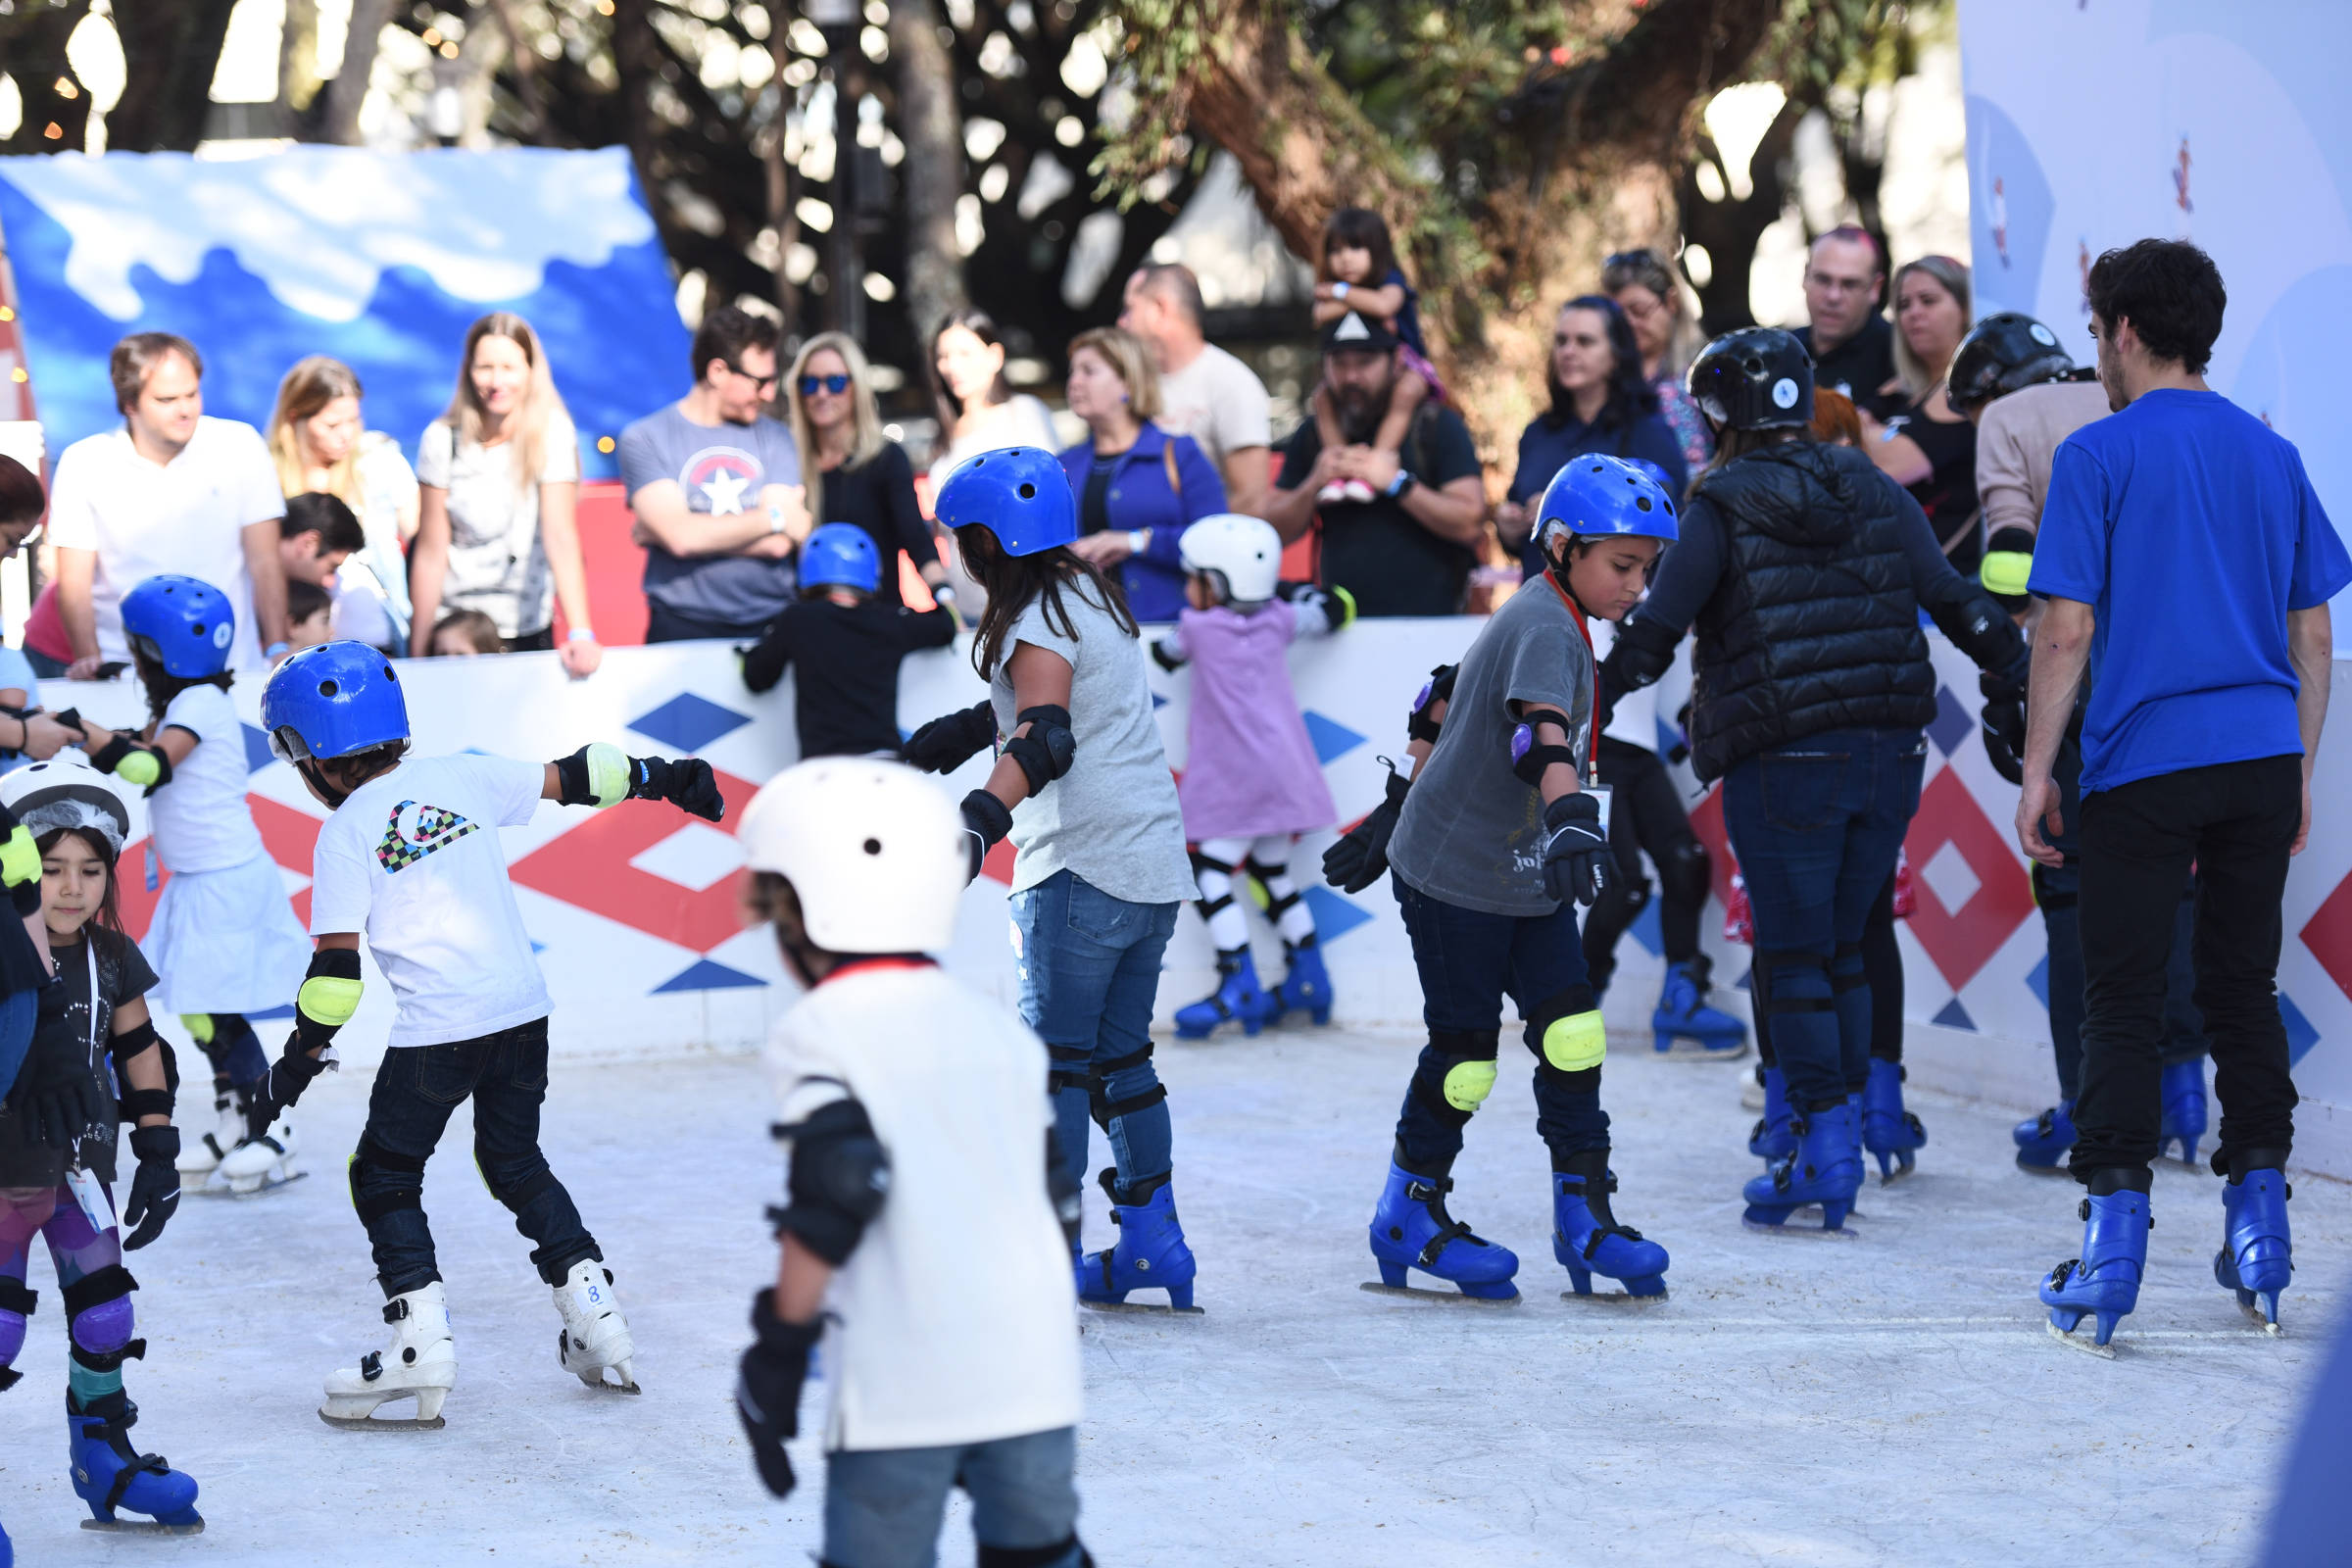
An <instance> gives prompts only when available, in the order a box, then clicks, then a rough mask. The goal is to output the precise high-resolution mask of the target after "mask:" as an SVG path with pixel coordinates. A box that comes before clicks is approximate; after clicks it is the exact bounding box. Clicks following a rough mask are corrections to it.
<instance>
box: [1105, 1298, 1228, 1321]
mask: <svg viewBox="0 0 2352 1568" xmlns="http://www.w3.org/2000/svg"><path fill="white" fill-rule="evenodd" d="M1078 1304H1079V1305H1080V1306H1083V1307H1085V1308H1086V1309H1087V1310H1088V1311H1090V1312H1121V1313H1125V1314H1127V1315H1129V1316H1131V1317H1132V1316H1151V1317H1206V1316H1207V1315H1208V1313H1207V1311H1206V1310H1205V1309H1204V1308H1202V1307H1198V1306H1154V1305H1152V1303H1151V1302H1150V1301H1090V1300H1088V1299H1086V1298H1085V1297H1083V1296H1082V1297H1080V1298H1079V1299H1078Z"/></svg>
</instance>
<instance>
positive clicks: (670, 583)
mask: <svg viewBox="0 0 2352 1568" xmlns="http://www.w3.org/2000/svg"><path fill="white" fill-rule="evenodd" d="M619 458H620V479H621V484H622V485H623V486H624V487H625V488H626V489H627V491H628V493H629V495H630V496H631V497H632V498H634V497H635V496H636V494H637V492H638V491H640V490H642V489H644V488H645V487H646V486H647V485H649V484H653V483H655V482H657V481H659V480H662V479H669V480H673V481H675V482H676V484H677V486H678V488H679V489H680V490H681V491H683V492H684V493H685V496H686V508H687V510H688V511H690V512H700V513H707V514H710V515H713V516H722V517H723V516H731V515H740V514H744V513H756V512H758V511H759V510H760V490H761V488H762V487H764V486H766V485H771V484H799V483H800V482H801V455H800V452H799V450H798V449H797V448H795V447H794V445H793V441H792V432H791V431H790V430H787V429H785V428H784V426H783V425H781V424H779V423H777V422H776V421H775V420H774V419H768V418H760V419H755V420H753V421H752V422H751V423H749V424H697V423H695V422H694V421H693V420H692V419H689V418H687V417H686V415H685V413H684V411H682V410H681V409H680V408H679V407H678V406H677V405H676V404H674V403H673V404H671V405H669V407H667V408H665V409H662V410H661V411H660V412H659V413H655V414H649V415H647V416H646V417H644V418H642V419H639V420H638V421H637V422H636V423H635V424H632V425H630V426H629V427H628V428H627V429H625V430H623V431H621V432H620V453H619ZM798 583H799V575H798V573H797V572H796V570H795V569H794V563H792V562H791V561H766V560H761V559H760V558H757V557H751V556H692V557H687V556H673V555H671V554H670V553H669V552H668V551H666V550H663V549H662V548H661V547H659V546H657V545H648V546H647V547H646V552H645V597H646V598H647V599H649V600H652V601H653V602H654V603H655V604H658V605H660V606H661V607H662V609H664V610H668V611H671V612H673V613H677V614H680V615H686V616H691V617H692V618H693V619H695V620H699V621H704V622H707V623H709V624H711V625H712V626H716V627H724V628H727V629H729V630H731V631H740V632H744V633H756V632H757V631H758V630H759V628H760V626H761V625H763V624H765V623H766V622H767V621H768V620H769V619H770V618H771V617H773V616H774V615H775V613H777V612H778V611H780V610H782V609H783V608H784V607H785V606H786V605H788V604H790V603H791V602H792V599H793V596H794V591H795V589H796V587H797V586H798Z"/></svg>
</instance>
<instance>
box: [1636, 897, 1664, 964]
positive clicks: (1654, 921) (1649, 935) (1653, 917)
mask: <svg viewBox="0 0 2352 1568" xmlns="http://www.w3.org/2000/svg"><path fill="white" fill-rule="evenodd" d="M1627 929H1628V930H1630V931H1631V932H1632V933H1633V937H1634V940H1635V941H1636V942H1639V943H1641V944H1642V951H1643V952H1645V953H1647V954H1648V955H1649V956H1651V957H1653V958H1654V957H1656V956H1658V955H1659V954H1661V953H1664V952H1665V951H1666V933H1665V931H1664V930H1663V929H1662V928H1661V927H1660V926H1659V924H1658V907H1657V906H1656V905H1655V904H1648V905H1644V906H1642V912H1641V913H1640V914H1638V915H1636V916H1635V917H1634V923H1633V924H1632V925H1631V926H1630V927H1628V928H1627Z"/></svg>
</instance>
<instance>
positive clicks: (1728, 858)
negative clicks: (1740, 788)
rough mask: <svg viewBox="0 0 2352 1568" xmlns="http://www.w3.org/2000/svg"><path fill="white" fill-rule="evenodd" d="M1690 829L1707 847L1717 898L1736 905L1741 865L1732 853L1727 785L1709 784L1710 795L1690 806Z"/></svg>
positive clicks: (1709, 866)
mask: <svg viewBox="0 0 2352 1568" xmlns="http://www.w3.org/2000/svg"><path fill="white" fill-rule="evenodd" d="M1691 832H1692V833H1693V834H1695V835H1696V836H1697V838H1698V842H1699V843H1701V844H1703V845H1705V846H1706V847H1707V880H1708V881H1709V883H1710V884H1712V886H1713V888H1714V891H1715V902H1716V903H1718V904H1720V905H1722V906H1723V907H1725V908H1727V909H1728V908H1730V907H1732V873H1733V872H1734V871H1735V870H1737V869H1738V865H1737V861H1738V857H1737V856H1735V855H1734V854H1733V853H1732V836H1731V834H1730V832H1729V831H1728V830H1726V829H1725V827H1724V825H1723V786H1722V785H1721V784H1713V785H1710V786H1708V789H1707V798H1706V799H1705V800H1703V801H1700V802H1699V803H1698V804H1697V805H1696V806H1694V807H1692V808H1691Z"/></svg>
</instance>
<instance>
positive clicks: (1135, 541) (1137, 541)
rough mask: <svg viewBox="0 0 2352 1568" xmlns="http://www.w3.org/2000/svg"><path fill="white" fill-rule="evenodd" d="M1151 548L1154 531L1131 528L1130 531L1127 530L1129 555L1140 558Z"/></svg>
mask: <svg viewBox="0 0 2352 1568" xmlns="http://www.w3.org/2000/svg"><path fill="white" fill-rule="evenodd" d="M1151 547H1152V530H1151V529H1149V528H1130V529H1128V530H1127V553H1128V554H1129V555H1131V556H1140V555H1142V554H1143V553H1144V552H1145V551H1146V550H1148V549H1150V548H1151Z"/></svg>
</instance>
